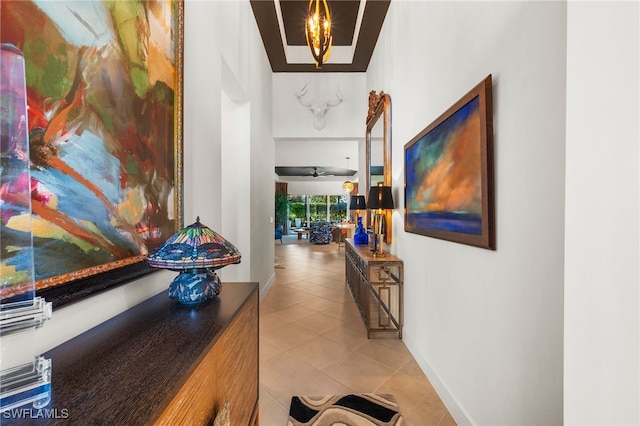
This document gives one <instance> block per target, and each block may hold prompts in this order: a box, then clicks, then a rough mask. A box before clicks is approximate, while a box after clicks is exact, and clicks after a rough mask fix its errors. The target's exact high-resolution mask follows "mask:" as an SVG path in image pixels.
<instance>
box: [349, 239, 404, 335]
mask: <svg viewBox="0 0 640 426" xmlns="http://www.w3.org/2000/svg"><path fill="white" fill-rule="evenodd" d="M345 275H346V281H347V285H348V286H349V289H350V290H351V293H352V294H353V298H354V300H355V301H356V305H358V309H359V310H360V315H361V316H362V319H363V321H364V323H365V325H366V327H367V337H368V338H371V337H376V336H377V335H379V334H382V333H385V334H386V333H393V334H395V335H396V336H397V337H398V338H402V304H403V299H402V298H403V294H402V293H403V290H402V286H403V275H404V263H403V262H402V260H401V259H399V258H397V257H396V256H394V255H392V254H389V253H385V254H384V256H373V254H372V253H371V250H369V246H368V245H366V244H365V245H355V244H354V243H353V240H352V239H350V238H348V239H347V240H346V243H345Z"/></svg>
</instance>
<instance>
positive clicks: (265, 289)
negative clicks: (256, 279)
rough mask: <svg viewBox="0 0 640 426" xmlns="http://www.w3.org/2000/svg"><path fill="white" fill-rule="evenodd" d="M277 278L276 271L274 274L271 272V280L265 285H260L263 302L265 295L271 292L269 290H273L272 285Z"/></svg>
mask: <svg viewBox="0 0 640 426" xmlns="http://www.w3.org/2000/svg"><path fill="white" fill-rule="evenodd" d="M275 280H276V273H275V272H274V273H273V274H271V277H270V278H269V280H268V281H267V282H266V283H265V284H264V285H263V286H260V287H261V288H260V301H261V302H262V300H263V299H264V298H265V296H266V295H267V293H269V290H271V286H273V283H274V282H275Z"/></svg>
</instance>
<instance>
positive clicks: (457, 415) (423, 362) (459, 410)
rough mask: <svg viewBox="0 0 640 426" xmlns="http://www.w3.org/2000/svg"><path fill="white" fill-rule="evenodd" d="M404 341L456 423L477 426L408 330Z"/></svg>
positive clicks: (463, 425) (404, 333) (464, 425)
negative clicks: (414, 341)
mask: <svg viewBox="0 0 640 426" xmlns="http://www.w3.org/2000/svg"><path fill="white" fill-rule="evenodd" d="M402 340H403V341H404V344H405V345H406V346H407V349H409V352H411V355H413V358H414V359H415V360H416V362H417V363H418V365H419V366H420V368H421V369H422V371H423V372H424V374H425V375H426V376H427V379H429V382H430V383H431V385H432V386H433V388H434V389H435V391H436V393H437V394H438V396H439V397H440V399H441V400H442V402H443V404H444V405H445V406H446V407H447V410H449V413H451V416H452V417H453V419H454V420H455V421H456V423H457V424H458V425H459V426H471V425H474V424H476V423H474V422H473V421H472V420H471V416H470V415H469V414H468V413H467V411H466V410H465V409H464V408H463V407H462V405H460V404H459V403H458V401H457V400H456V398H455V397H454V396H453V394H452V393H451V392H450V391H449V389H448V388H447V386H446V385H445V384H444V382H443V381H442V380H441V379H440V376H439V375H438V373H436V371H435V370H434V369H433V368H432V367H431V364H429V361H427V359H426V358H425V357H424V356H423V355H422V353H421V352H420V351H419V350H418V348H417V347H416V345H414V344H413V340H412V339H411V335H410V333H407V332H406V329H405V331H404V332H403V334H402Z"/></svg>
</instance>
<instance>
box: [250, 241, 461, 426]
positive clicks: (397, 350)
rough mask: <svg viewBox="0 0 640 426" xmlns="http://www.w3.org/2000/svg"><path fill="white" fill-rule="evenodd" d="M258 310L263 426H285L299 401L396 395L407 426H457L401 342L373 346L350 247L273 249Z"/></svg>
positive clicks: (291, 244)
mask: <svg viewBox="0 0 640 426" xmlns="http://www.w3.org/2000/svg"><path fill="white" fill-rule="evenodd" d="M275 256H276V270H275V271H276V279H275V282H274V284H273V286H272V288H271V290H270V291H269V293H268V294H267V296H266V297H265V299H264V300H263V301H262V302H261V304H260V425H261V426H285V425H286V424H287V414H288V409H289V403H290V400H291V397H292V396H293V395H327V394H348V393H367V392H375V393H391V394H393V395H394V396H395V398H396V400H397V401H398V404H399V405H400V410H401V412H402V414H403V416H404V420H405V424H406V425H409V426H410V425H413V426H425V425H443V426H445V425H455V422H454V420H453V418H452V417H451V415H450V414H449V412H448V411H447V409H446V407H445V406H444V404H443V403H442V402H441V401H440V398H439V397H438V395H437V394H436V393H435V391H434V390H433V388H432V386H431V384H430V383H429V381H428V380H427V378H426V377H425V376H424V374H423V373H422V371H421V369H420V368H419V367H418V364H417V363H416V361H415V360H414V359H413V357H412V356H411V354H410V353H409V351H408V350H407V348H406V347H405V345H404V343H403V342H402V340H398V339H392V338H387V339H384V338H383V339H371V340H369V339H367V337H366V329H365V326H364V324H363V322H362V319H361V317H360V314H359V312H358V310H357V308H356V306H355V303H354V301H353V299H352V297H351V293H350V292H349V289H348V288H347V286H346V284H345V282H344V269H345V267H344V247H342V248H341V249H340V252H338V245H337V244H335V243H332V244H329V245H314V244H309V243H308V242H307V240H297V238H296V236H295V235H294V236H285V238H284V239H283V244H280V242H279V241H276V243H275Z"/></svg>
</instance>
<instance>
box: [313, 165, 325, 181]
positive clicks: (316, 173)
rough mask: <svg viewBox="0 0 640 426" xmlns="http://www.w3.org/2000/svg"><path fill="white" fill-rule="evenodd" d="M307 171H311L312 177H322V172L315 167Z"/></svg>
mask: <svg viewBox="0 0 640 426" xmlns="http://www.w3.org/2000/svg"><path fill="white" fill-rule="evenodd" d="M309 173H311V176H313V177H314V178H317V177H324V172H319V171H318V168H317V167H314V168H313V172H309Z"/></svg>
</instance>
